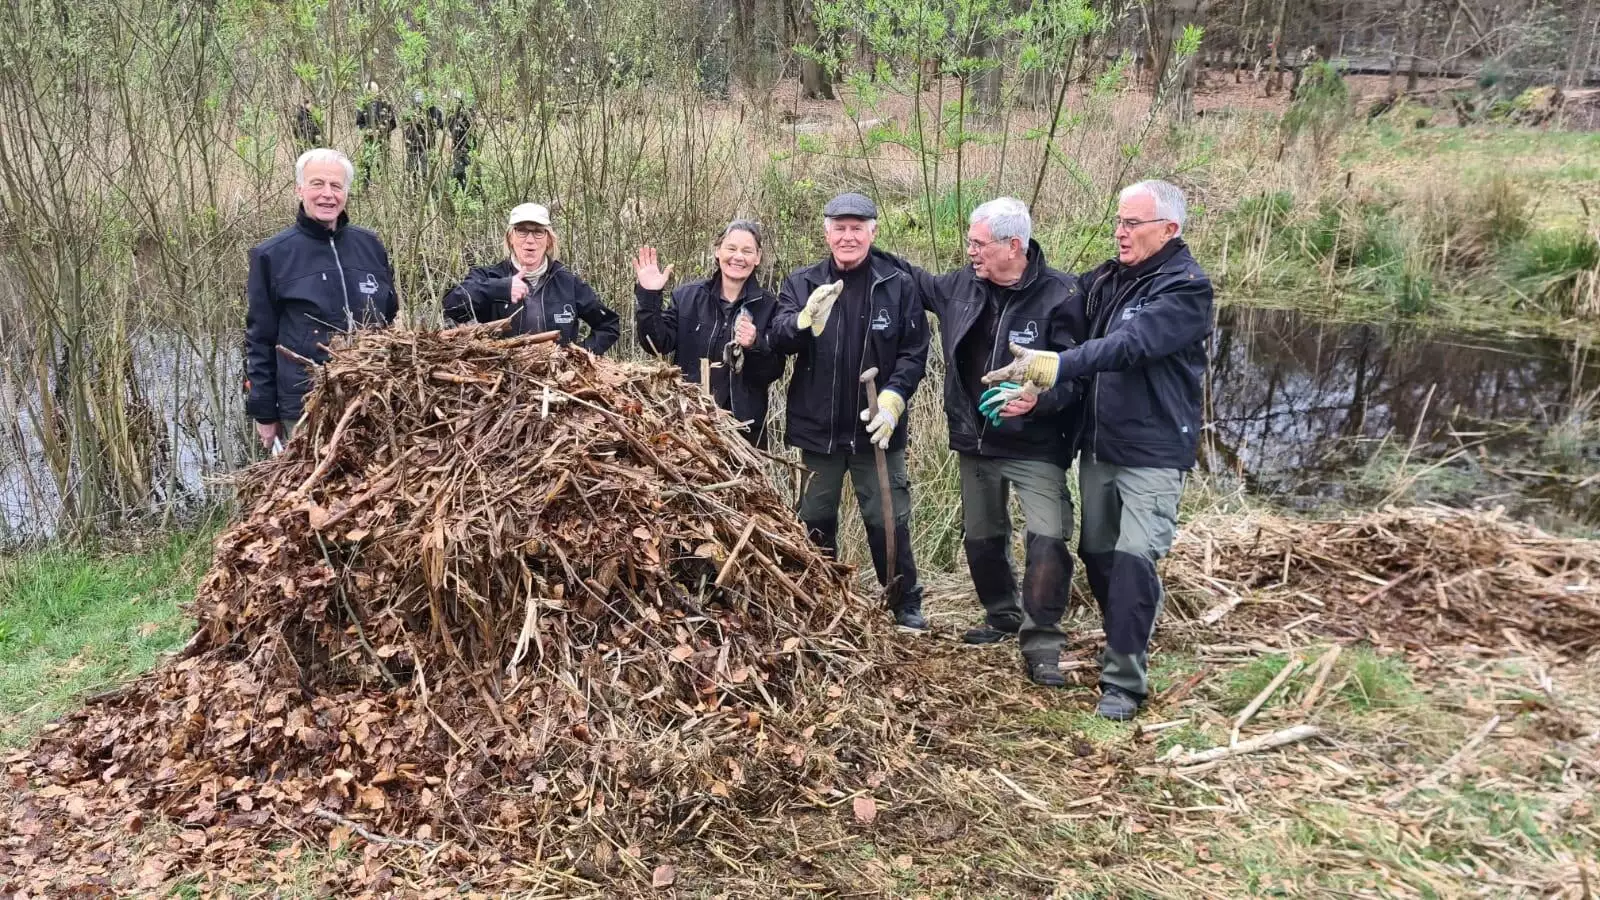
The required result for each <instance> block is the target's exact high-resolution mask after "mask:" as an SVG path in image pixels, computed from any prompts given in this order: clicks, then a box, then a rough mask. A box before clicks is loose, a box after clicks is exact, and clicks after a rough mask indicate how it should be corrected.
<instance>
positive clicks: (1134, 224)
mask: <svg viewBox="0 0 1600 900" xmlns="http://www.w3.org/2000/svg"><path fill="white" fill-rule="evenodd" d="M1171 221H1172V220H1171V219H1124V218H1122V217H1121V216H1118V217H1117V230H1119V231H1132V230H1134V229H1135V228H1138V227H1139V226H1141V225H1149V224H1150V223H1151V222H1171Z"/></svg>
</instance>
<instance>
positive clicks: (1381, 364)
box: [0, 307, 1600, 543]
mask: <svg viewBox="0 0 1600 900" xmlns="http://www.w3.org/2000/svg"><path fill="white" fill-rule="evenodd" d="M1212 349H1213V363H1212V369H1211V372H1210V376H1209V381H1208V384H1207V390H1208V395H1209V397H1208V406H1209V420H1210V422H1211V427H1210V428H1209V429H1208V430H1207V432H1206V437H1205V440H1204V441H1203V442H1202V447H1201V449H1202V467H1203V468H1204V469H1206V470H1208V471H1210V472H1213V473H1228V474H1231V475H1234V476H1237V477H1239V478H1240V479H1242V480H1243V482H1244V483H1245V485H1246V486H1247V487H1248V488H1249V489H1250V490H1251V491H1252V492H1255V493H1257V494H1262V495H1272V496H1276V497H1280V498H1283V499H1285V500H1287V501H1288V502H1297V501H1321V500H1327V499H1334V500H1340V499H1344V500H1350V501H1353V502H1361V503H1370V502H1374V501H1376V500H1380V499H1382V498H1383V497H1384V495H1385V491H1386V490H1387V487H1388V485H1387V484H1385V483H1384V482H1383V481H1382V479H1381V478H1380V479H1378V483H1377V484H1376V486H1374V484H1372V483H1370V482H1371V481H1372V479H1371V477H1370V476H1371V475H1372V472H1373V470H1374V467H1375V465H1376V464H1381V463H1382V462H1383V461H1384V459H1385V454H1387V455H1388V456H1389V457H1390V458H1401V457H1403V458H1404V459H1405V460H1406V462H1407V464H1408V465H1409V466H1410V470H1411V471H1415V470H1416V469H1419V468H1422V467H1424V466H1427V465H1430V464H1431V463H1432V462H1433V461H1437V460H1440V459H1448V460H1449V462H1448V464H1447V465H1446V466H1445V467H1441V469H1440V470H1439V471H1443V472H1447V473H1455V474H1457V475H1459V476H1461V477H1460V478H1458V479H1457V481H1456V482H1455V484H1456V486H1457V488H1458V489H1457V490H1456V492H1455V493H1450V494H1446V495H1436V496H1434V499H1439V500H1442V501H1444V502H1451V503H1462V504H1466V503H1476V502H1501V503H1506V505H1508V506H1511V507H1512V508H1513V511H1514V512H1516V513H1518V514H1522V515H1532V516H1534V517H1535V518H1544V516H1542V515H1541V513H1542V512H1544V511H1546V510H1558V511H1560V512H1561V513H1562V514H1563V515H1565V516H1567V517H1569V518H1574V519H1577V520H1579V521H1585V522H1588V523H1591V524H1595V525H1600V475H1596V476H1594V477H1592V478H1590V477H1589V475H1590V474H1592V473H1596V472H1600V365H1594V364H1590V362H1589V359H1588V357H1589V355H1590V351H1587V350H1584V349H1582V348H1578V347H1576V346H1574V345H1572V344H1571V343H1567V342H1562V341H1559V340H1554V339H1550V338H1538V337H1513V336H1495V335H1482V334H1440V333H1433V334H1418V333H1413V332H1406V331H1404V330H1397V329H1393V328H1386V327H1380V326H1373V325H1345V324H1332V323H1328V322H1323V321H1319V320H1317V319H1315V318H1312V317H1310V316H1305V315H1302V314H1299V313H1294V312H1284V311H1275V310H1261V309H1250V308H1241V307H1231V308H1228V309H1225V310H1223V311H1222V313H1221V317H1220V319H1219V327H1218V329H1217V332H1216V334H1215V337H1214V345H1213V348H1212ZM133 358H134V366H135V369H136V372H137V375H138V379H139V384H140V402H141V403H142V404H144V405H145V406H146V408H147V409H148V411H149V415H150V417H151V419H152V421H153V422H154V423H155V427H154V433H153V440H152V443H151V446H152V448H153V449H152V451H151V453H150V457H151V458H150V466H151V477H150V493H151V507H152V508H155V507H166V508H173V507H181V506H184V505H192V504H194V503H197V502H200V501H201V499H202V498H203V497H204V496H205V494H206V491H207V480H206V479H207V477H208V476H212V475H216V474H219V473H222V472H226V471H229V470H231V469H233V468H235V467H237V466H238V465H240V464H242V463H243V462H244V461H245V460H246V459H248V458H249V456H250V454H251V453H252V452H253V451H252V448H251V445H250V442H249V438H250V432H249V428H248V423H247V422H246V421H245V417H244V410H243V402H242V401H243V397H242V394H241V393H240V390H239V383H238V378H239V375H240V373H241V371H242V369H241V363H240V359H239V351H238V349H237V347H236V346H233V345H228V344H223V343H219V342H210V343H209V344H208V343H207V342H205V341H198V340H193V339H189V338H186V337H182V336H178V335H168V336H166V337H164V338H159V339H149V338H141V339H140V340H139V342H138V346H137V347H136V348H135V352H134V353H133ZM1597 362H1600V360H1597ZM3 371H4V369H3V368H0V373H3ZM924 390H930V391H932V390H937V386H936V385H925V386H924ZM30 399H34V398H29V397H25V396H23V395H22V393H21V392H20V391H19V389H18V388H17V386H16V385H15V384H13V383H8V382H7V381H6V379H5V378H4V376H3V374H0V413H3V415H0V419H3V420H4V421H0V425H3V426H4V427H3V428H0V543H5V542H6V541H7V540H17V539H27V538H37V537H43V536H47V535H49V534H51V533H53V532H54V531H55V529H56V528H57V527H58V526H59V525H60V524H61V523H59V522H58V521H57V519H58V518H59V517H61V516H62V515H63V504H61V502H60V499H59V497H58V496H57V495H58V493H59V491H58V489H57V486H56V482H55V480H54V477H53V476H52V474H51V470H50V468H49V466H48V465H47V464H46V462H45V460H44V459H43V458H42V452H41V449H40V445H39V441H38V440H37V436H36V431H35V428H34V423H33V420H32V415H33V413H32V410H34V409H37V404H36V403H31V402H29V401H30ZM1413 436H1414V437H1415V445H1413ZM929 439H930V440H931V439H933V438H929ZM941 443H942V442H941ZM75 464H76V463H75ZM1586 478H1587V479H1588V480H1587V481H1585V479H1586Z"/></svg>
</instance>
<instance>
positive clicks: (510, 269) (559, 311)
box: [444, 259, 622, 356]
mask: <svg viewBox="0 0 1600 900" xmlns="http://www.w3.org/2000/svg"><path fill="white" fill-rule="evenodd" d="M516 272H517V266H516V264H515V263H513V262H512V261H511V260H510V259H503V260H501V261H500V262H498V263H495V264H494V265H492V266H474V267H473V268H472V270H471V271H469V272H468V273H467V277H466V278H463V279H462V280H461V283H460V284H458V285H456V286H455V287H453V288H451V289H450V292H449V293H447V294H445V295H444V315H445V318H447V319H449V320H450V321H452V322H494V321H498V320H500V319H504V318H506V317H507V316H512V317H513V318H512V319H511V333H512V334H538V333H539V332H541V331H560V332H561V338H560V341H561V343H563V344H571V343H574V342H576V343H577V344H578V346H580V347H582V348H583V349H585V350H588V351H589V352H590V353H593V354H595V355H597V356H598V355H601V354H604V353H605V352H606V351H607V350H610V349H611V345H612V344H615V343H616V342H617V338H618V337H619V336H621V334H622V327H621V325H620V324H619V321H620V320H619V319H618V318H617V314H616V313H614V312H612V311H611V310H610V309H608V308H606V306H605V305H604V304H602V303H601V302H600V298H599V297H596V296H595V293H594V289H593V288H591V287H589V285H588V284H586V283H585V282H584V280H583V279H582V278H579V277H578V276H577V275H576V274H574V273H573V271H572V270H571V269H569V268H567V267H566V266H564V265H562V264H561V261H560V260H557V259H552V260H550V269H549V271H547V272H546V273H545V276H544V279H543V280H542V281H540V282H539V286H538V287H536V288H534V289H533V291H532V292H531V293H530V294H529V297H528V298H527V299H525V300H523V302H522V303H520V304H516V305H513V304H512V302H511V279H512V278H513V277H515V275H516ZM579 321H583V322H585V323H587V324H588V325H589V336H588V337H586V338H584V339H583V340H581V341H579V340H578V322H579Z"/></svg>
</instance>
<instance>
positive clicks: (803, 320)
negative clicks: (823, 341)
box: [795, 281, 844, 337]
mask: <svg viewBox="0 0 1600 900" xmlns="http://www.w3.org/2000/svg"><path fill="white" fill-rule="evenodd" d="M842 293H844V282H843V281H835V282H833V283H832V284H823V285H818V286H817V289H816V290H814V291H812V292H811V296H810V297H807V298H806V305H805V308H804V309H802V310H800V315H798V316H796V317H795V324H797V325H799V326H800V327H801V328H809V329H811V334H812V335H813V336H815V337H822V329H824V328H826V327H827V326H828V314H829V313H831V312H833V304H834V302H835V301H837V300H838V299H839V295H840V294H842Z"/></svg>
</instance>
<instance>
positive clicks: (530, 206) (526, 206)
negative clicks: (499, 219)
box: [506, 203, 550, 228]
mask: <svg viewBox="0 0 1600 900" xmlns="http://www.w3.org/2000/svg"><path fill="white" fill-rule="evenodd" d="M523 222H532V223H534V224H535V225H543V226H544V227H546V228H549V227H550V210H548V209H545V208H544V207H542V206H540V205H539V204H537V203H519V204H517V206H516V207H515V208H514V209H512V210H511V221H509V222H507V223H506V227H507V228H515V227H517V226H518V225H521V224H522V223H523Z"/></svg>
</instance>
